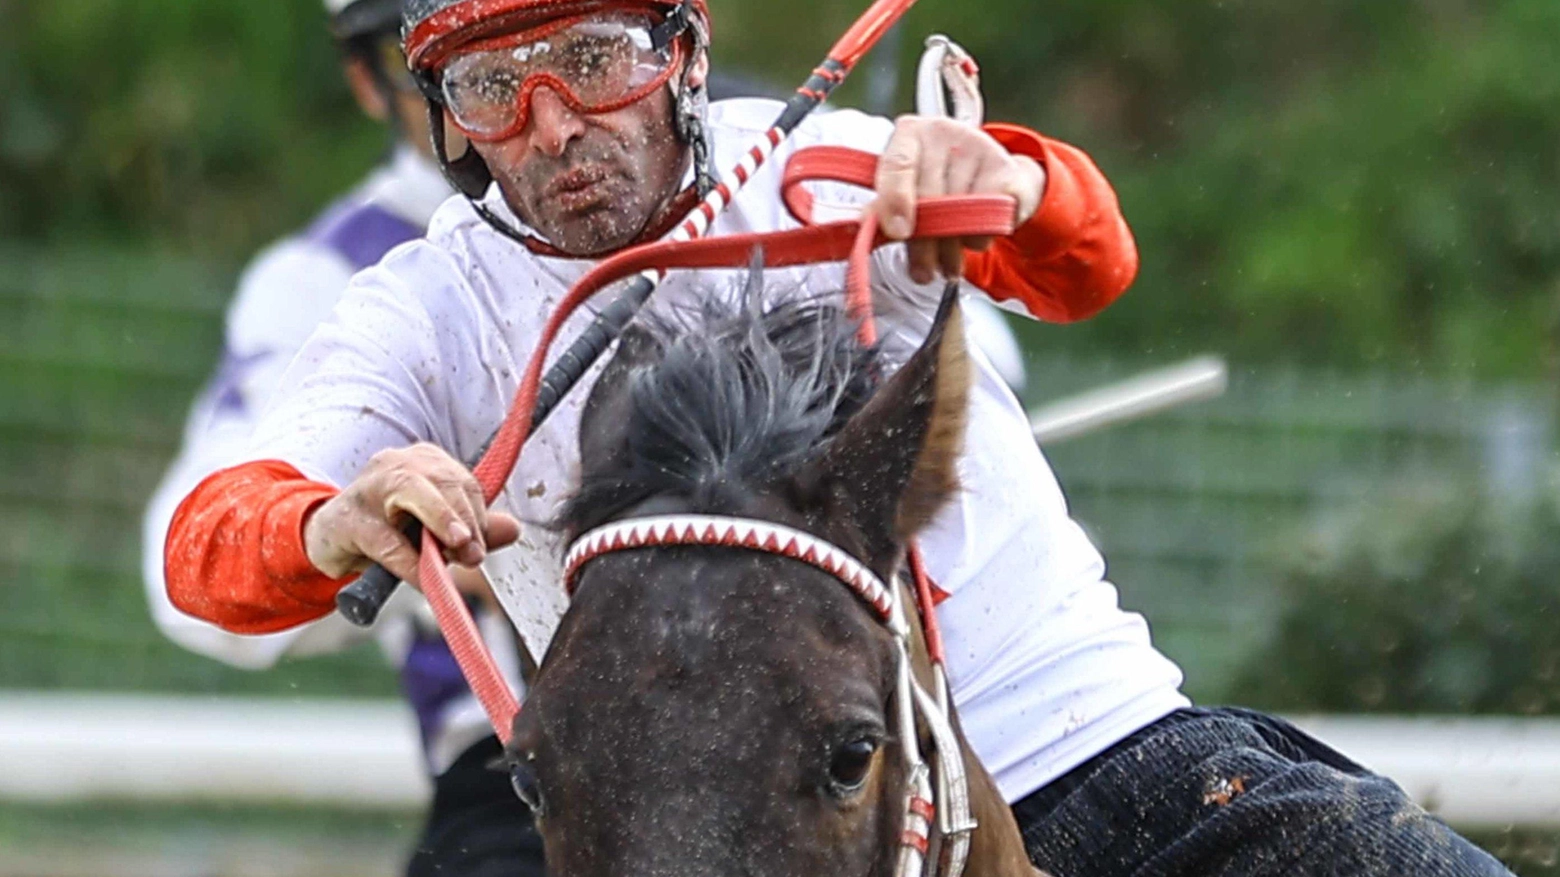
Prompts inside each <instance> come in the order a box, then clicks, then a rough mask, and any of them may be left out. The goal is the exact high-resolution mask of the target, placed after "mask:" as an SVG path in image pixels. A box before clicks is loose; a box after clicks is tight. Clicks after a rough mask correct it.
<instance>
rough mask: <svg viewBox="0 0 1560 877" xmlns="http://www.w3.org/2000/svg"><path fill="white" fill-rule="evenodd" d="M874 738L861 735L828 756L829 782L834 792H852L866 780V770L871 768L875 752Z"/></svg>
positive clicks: (876, 745) (876, 746)
mask: <svg viewBox="0 0 1560 877" xmlns="http://www.w3.org/2000/svg"><path fill="white" fill-rule="evenodd" d="M877 748H878V744H877V741H876V740H871V739H868V738H865V737H861V738H858V739H855V740H852V741H850V742H849V743H846V744H845V745H843V746H840V747H839V748H837V749H835V750H834V754H833V755H832V756H831V757H830V758H829V783H830V785H832V786H833V791H834V792H836V793H848V792H854V791H856V790H858V789H860V788H861V784H862V783H864V782H866V781H867V771H869V770H871V768H872V756H873V755H874V754H876V753H877Z"/></svg>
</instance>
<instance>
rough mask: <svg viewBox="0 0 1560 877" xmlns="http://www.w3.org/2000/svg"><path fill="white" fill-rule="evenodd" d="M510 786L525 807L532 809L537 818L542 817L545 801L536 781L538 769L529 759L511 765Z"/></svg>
mask: <svg viewBox="0 0 1560 877" xmlns="http://www.w3.org/2000/svg"><path fill="white" fill-rule="evenodd" d="M509 785H510V786H512V787H513V788H514V790H515V794H516V795H517V796H519V798H520V800H521V801H524V802H525V806H527V807H530V808H531V812H532V813H534V814H536V815H537V816H541V815H542V811H543V809H544V807H543V803H544V802H543V799H542V787H541V785H539V784H538V783H537V781H536V769H535V768H533V767H532V766H531V762H530V760H529V759H524V758H522V759H517V760H516V761H514V762H513V763H512V764H510V765H509Z"/></svg>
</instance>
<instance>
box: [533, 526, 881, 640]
mask: <svg viewBox="0 0 1560 877" xmlns="http://www.w3.org/2000/svg"><path fill="white" fill-rule="evenodd" d="M667 545H716V546H726V547H731V548H747V549H751V550H753V551H762V552H764V553H766V554H778V555H780V556H782V557H789V558H792V559H793V560H799V561H801V562H803V563H805V564H808V565H810V566H814V567H817V568H818V569H821V570H823V571H824V572H826V573H828V574H829V575H832V576H834V577H835V578H837V579H839V580H840V581H842V582H844V583H845V585H846V586H848V587H849V588H850V589H851V590H853V591H855V592H856V593H857V595H859V596H860V597H861V599H863V600H865V601H866V602H867V603H868V605H870V606H871V607H872V609H873V611H875V612H877V614H878V616H879V617H880V618H882V619H883V620H884V621H889V620H891V619H892V618H893V617H894V595H893V592H892V591H891V590H889V589H888V588H887V587H886V586H885V585H884V584H883V580H882V579H880V578H878V577H877V574H876V573H874V572H872V570H870V569H867V567H866V566H865V565H864V564H862V563H861V561H859V560H857V559H856V558H854V557H852V556H851V555H850V553H849V552H847V551H846V550H845V549H843V548H840V547H839V546H837V545H834V544H832V543H829V542H825V541H824V540H822V539H819V538H818V537H817V536H814V535H812V534H811V533H804V532H802V531H801V530H796V529H793V528H791V527H787V526H784V525H782V524H772V523H769V522H766V521H757V520H752V519H750V518H729V517H724V516H722V515H655V516H652V517H645V518H629V519H627V520H623V521H617V522H615V523H611V524H606V525H603V526H601V527H597V528H596V529H594V530H591V531H590V532H588V533H586V534H585V535H583V536H581V537H580V538H578V539H576V540H574V544H573V545H571V546H570V547H569V553H568V555H567V556H566V557H565V558H564V562H563V581H564V585H565V587H567V588H568V589H569V590H571V591H572V590H573V589H574V577H575V576H576V575H577V574H578V573H579V571H580V567H582V566H584V565H585V564H586V563H589V562H590V561H591V560H593V559H595V558H597V557H600V556H601V555H603V554H611V553H612V552H614V551H623V550H625V549H630V548H655V547H660V546H667Z"/></svg>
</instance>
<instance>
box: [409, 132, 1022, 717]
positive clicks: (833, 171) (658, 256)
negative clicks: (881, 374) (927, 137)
mask: <svg viewBox="0 0 1560 877" xmlns="http://www.w3.org/2000/svg"><path fill="white" fill-rule="evenodd" d="M876 171H877V156H875V155H872V154H870V153H864V152H859V151H857V150H853V149H845V148H842V147H832V146H819V147H813V148H811V149H803V150H799V151H798V152H797V153H796V154H795V155H794V156H792V158H791V160H790V162H789V163H788V164H787V166H786V172H785V176H784V180H783V182H782V197H783V198H784V200H785V204H786V207H787V209H788V210H790V211H791V215H792V216H793V217H795V218H796V220H797V221H798V222H800V223H801V224H802V227H801V228H796V229H789V230H786V231H778V232H768V233H763V234H747V235H731V236H727V237H720V238H700V239H697V240H691V241H663V242H658V243H652V244H644V245H641V246H638V247H633V248H631V249H628V250H624V251H623V252H621V253H618V254H617V255H615V256H613V257H611V258H609V259H606V260H604V261H602V262H600V263H598V264H597V265H596V267H595V268H593V269H591V271H590V272H589V273H587V274H586V275H585V276H584V277H583V278H581V279H580V281H579V282H578V283H576V284H575V285H574V288H573V289H571V290H569V293H568V295H566V296H564V299H563V301H561V302H559V304H558V307H557V309H556V310H554V311H553V313H552V314H551V316H549V317H548V320H547V324H546V325H545V326H544V327H543V329H542V333H541V337H540V338H539V339H538V340H537V344H536V349H535V351H533V352H532V354H531V359H530V362H529V364H528V365H527V366H526V370H525V375H524V376H523V377H522V378H521V381H520V387H519V389H517V390H516V391H515V398H514V401H513V402H512V403H511V405H510V408H509V414H508V415H507V416H506V417H505V418H504V423H503V425H502V426H500V427H499V430H498V432H497V434H495V436H494V438H493V441H492V443H491V445H490V446H489V448H488V451H487V453H486V454H484V455H483V457H482V460H481V462H479V463H478V464H477V466H476V468H475V469H474V470H473V474H474V475H475V476H476V479H477V482H478V483H479V484H481V485H482V495H483V497H484V498H485V499H486V500H487V502H488V503H489V504H491V503H492V502H493V500H494V498H495V497H497V496H498V494H499V493H500V492H501V491H502V490H503V488H504V484H505V483H506V482H507V481H508V480H509V475H510V473H511V472H512V471H513V470H514V467H515V461H516V460H518V459H519V457H520V449H521V446H522V445H523V443H524V437H525V436H526V435H528V434H529V433H530V430H531V412H532V410H533V408H534V407H535V404H536V396H537V392H538V390H539V388H540V387H541V382H542V372H543V367H544V365H545V363H546V358H547V352H548V350H549V349H550V348H551V347H552V344H553V342H554V341H555V340H556V338H557V336H558V332H559V330H560V329H562V327H563V324H564V322H565V321H567V320H568V318H569V316H570V315H572V314H573V313H574V311H575V310H577V309H578V308H579V307H580V305H582V304H584V303H585V302H586V301H588V300H589V299H590V298H591V297H592V296H594V295H595V294H596V293H597V292H599V291H600V290H601V289H602V288H603V287H605V286H607V285H608V284H611V283H613V282H615V281H617V280H621V279H623V278H625V277H628V276H630V275H633V274H638V273H641V272H645V271H658V270H664V269H669V268H741V267H745V266H747V265H748V264H749V262H750V261H751V260H752V257H753V250H754V248H755V247H763V253H764V264H765V266H767V267H772V268H773V267H785V266H790V265H802V264H813V263H817V262H835V261H839V260H841V259H849V265H848V267H847V270H846V304H847V308H848V309H849V312H850V313H851V315H852V316H854V317H856V318H857V319H858V320H860V323H861V327H862V329H861V338H862V341H863V343H867V344H871V343H875V341H876V334H877V333H876V329H875V328H874V325H873V320H872V290H871V263H870V259H869V257H870V255H871V253H872V250H874V249H876V248H877V247H879V246H882V245H883V244H885V243H891V241H889V240H887V239H886V238H884V237H883V236H882V235H881V234H880V233H879V232H878V228H877V219H876V215H875V214H874V213H873V212H872V208H871V206H870V205H868V206H867V207H865V208H863V211H862V214H861V216H860V217H858V218H856V219H852V220H848V221H842V222H830V223H825V224H822V225H813V224H812V208H813V198H812V195H811V193H809V192H807V191H806V190H805V189H803V188H802V184H803V183H806V182H811V181H829V182H838V183H848V184H851V185H856V186H861V187H863V188H871V187H872V185H873V181H874V178H875V175H876ZM1015 214H1016V208H1015V204H1014V200H1013V199H1012V198H1011V197H1009V196H1006V195H962V196H942V197H934V198H923V199H921V200H920V201H919V202H918V203H917V205H916V222H915V230H914V232H913V234H912V236H913V237H965V236H999V235H1009V234H1012V232H1013V224H1014V220H1015ZM424 532H425V533H426V532H427V531H424ZM422 547H423V552H422V559H421V563H420V565H419V567H418V570H419V577H420V581H421V583H422V589H423V594H424V596H426V597H427V599H428V602H429V604H430V605H431V606H432V607H433V610H434V615H435V616H436V617H437V618H438V621H439V629H440V630H441V631H442V632H443V634H444V637H445V639H446V640H447V641H448V642H449V644H450V650H451V651H452V652H453V653H454V654H455V657H456V660H457V662H458V663H459V664H460V666H461V670H462V672H463V673H464V674H465V676H466V680H467V681H468V682H469V683H470V684H471V687H472V690H473V691H474V692H475V693H476V695H477V698H478V700H479V701H481V703H482V706H483V708H484V709H486V710H487V714H488V718H489V719H490V720H491V721H492V723H493V730H494V731H495V732H496V733H497V734H498V738H499V740H501V741H503V742H504V743H508V742H509V737H510V735H511V733H512V728H511V726H512V725H513V723H514V717H515V715H516V714H517V713H518V712H519V705H518V703H517V702H516V700H515V697H514V693H513V692H512V691H510V689H509V684H508V683H507V682H506V681H505V680H504V677H503V674H502V673H501V672H500V671H499V669H498V667H497V665H496V664H495V663H494V661H493V658H492V656H491V655H490V654H489V653H488V651H487V649H486V647H485V646H484V645H483V643H482V639H481V637H480V636H479V635H478V633H477V628H476V623H475V622H474V621H473V620H472V618H471V613H470V612H469V611H468V610H467V608H466V604H465V601H464V600H463V599H462V598H461V596H460V594H459V592H458V591H456V589H455V585H454V582H453V581H452V580H451V578H450V574H449V569H448V567H447V566H446V565H445V563H444V558H443V554H442V550H441V547H440V546H439V544H438V543H437V542H436V541H435V540H434V539H433V537H432V536H431V535H425V536H424V539H423V546H422ZM911 565H912V571H913V572H915V573H916V579H917V591H918V592H919V593H920V595H921V596H922V600H921V602H922V613H923V616H924V619H923V622H924V623H928V624H929V625H930V627H929V629H928V632H927V638H928V645H932V644H933V643H935V645H934V646H932V648H933V649H934V658H939V657H940V653H941V651H942V648H941V646H942V643H941V637H940V635H939V634H937V631H936V625H935V619H934V618H933V617H932V615H931V605H932V604H931V602H930V600H929V595H930V592H931V591H930V583H929V582H928V581H926V580H925V575H924V573H923V572H921V571H920V560H919V556H918V555H917V556H915V557H913V559H912V562H911Z"/></svg>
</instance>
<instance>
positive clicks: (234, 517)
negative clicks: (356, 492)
mask: <svg viewBox="0 0 1560 877" xmlns="http://www.w3.org/2000/svg"><path fill="white" fill-rule="evenodd" d="M336 492H337V491H336V488H334V487H331V486H330V485H328V484H320V483H318V482H314V481H310V480H308V479H307V478H305V477H303V475H302V473H300V472H299V471H298V470H297V469H294V468H293V467H292V466H289V465H287V464H286V463H283V462H280V461H277V460H261V461H258V462H254V463H244V464H242V465H240V466H234V467H233V468H231V469H223V470H221V471H219V472H216V473H214V474H212V475H211V476H209V477H208V478H206V480H204V481H202V482H201V483H200V484H199V485H197V486H196V488H195V489H194V490H193V491H191V492H190V495H189V496H187V497H185V498H184V502H182V503H180V504H179V508H178V510H177V511H175V512H174V514H173V523H172V524H170V525H169V528H168V539H167V542H166V547H165V549H164V552H163V573H164V576H165V578H166V580H167V582H168V597H169V599H171V600H172V601H173V605H174V606H176V607H178V609H179V611H181V612H184V613H186V614H188V615H193V616H195V617H196V618H199V619H202V620H204V621H209V622H211V623H213V624H215V625H217V626H218V627H221V628H222V629H223V630H228V631H231V632H233V633H249V634H258V633H274V632H276V631H279V630H286V629H287V628H289V627H296V626H298V625H300V624H303V623H305V622H308V621H313V620H315V619H317V618H322V617H324V616H325V615H327V614H328V613H330V612H331V610H333V609H334V608H335V599H336V592H337V591H339V590H340V589H341V587H342V586H343V585H345V584H346V583H347V582H349V581H351V580H352V577H351V576H349V577H347V578H344V579H332V578H330V577H329V576H327V575H325V574H324V573H322V572H320V571H319V570H317V569H315V568H314V565H313V564H312V563H310V562H309V557H308V555H307V554H306V553H305V552H304V547H303V521H304V518H305V517H306V516H307V515H308V513H309V512H310V511H312V510H313V509H314V507H315V506H317V505H319V504H320V503H322V502H324V501H326V500H327V499H330V498H331V497H332V496H335V495H336Z"/></svg>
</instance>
